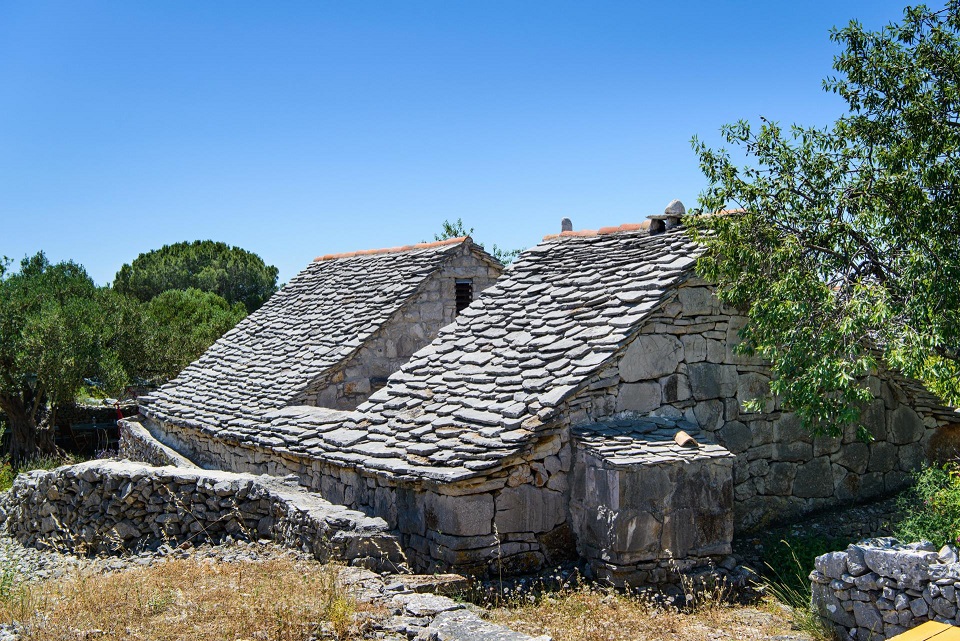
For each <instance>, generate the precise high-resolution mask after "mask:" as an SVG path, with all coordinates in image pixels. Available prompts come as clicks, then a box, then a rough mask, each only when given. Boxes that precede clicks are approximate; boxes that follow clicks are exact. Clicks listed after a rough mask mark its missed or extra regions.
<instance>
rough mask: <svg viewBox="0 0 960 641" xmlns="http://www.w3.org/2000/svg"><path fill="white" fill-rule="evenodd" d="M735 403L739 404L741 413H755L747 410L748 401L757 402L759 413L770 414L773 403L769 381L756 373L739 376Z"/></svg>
mask: <svg viewBox="0 0 960 641" xmlns="http://www.w3.org/2000/svg"><path fill="white" fill-rule="evenodd" d="M737 401H738V402H739V403H740V408H741V409H740V411H741V412H753V411H757V410H748V409H747V406H746V404H747V402H748V401H759V402H760V403H761V407H760V409H759V411H760V412H767V413H769V412H772V411H773V406H774V403H773V397H772V396H770V379H769V378H768V377H766V376H764V375H763V374H760V373H758V372H746V373H744V374H740V376H739V377H738V378H737Z"/></svg>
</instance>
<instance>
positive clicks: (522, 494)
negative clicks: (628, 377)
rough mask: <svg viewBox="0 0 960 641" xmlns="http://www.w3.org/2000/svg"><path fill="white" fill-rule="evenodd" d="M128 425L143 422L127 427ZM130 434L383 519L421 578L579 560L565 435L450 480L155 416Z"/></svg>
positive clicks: (552, 435) (554, 434)
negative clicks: (340, 462)
mask: <svg viewBox="0 0 960 641" xmlns="http://www.w3.org/2000/svg"><path fill="white" fill-rule="evenodd" d="M128 424H136V421H125V422H124V426H126V425H128ZM124 429H125V432H126V433H128V434H133V435H142V434H146V435H147V438H150V439H154V438H155V439H158V440H161V441H162V442H163V444H164V445H165V446H167V447H169V448H171V449H174V450H176V451H177V452H180V453H182V454H184V455H186V456H187V457H189V459H190V460H192V461H194V462H195V463H197V464H200V465H203V466H204V467H214V468H220V469H226V470H231V471H233V472H240V473H251V474H268V475H271V476H286V475H289V474H293V475H296V477H297V478H298V479H299V481H300V483H301V484H302V485H304V486H306V487H308V488H310V489H312V490H314V491H316V492H318V493H319V494H320V495H321V496H323V497H324V498H325V499H326V500H328V501H330V502H331V503H335V504H340V505H344V506H347V507H349V508H352V509H356V510H361V511H363V512H364V513H367V514H370V515H376V516H378V517H380V518H383V519H384V520H385V521H386V523H387V525H388V527H389V528H391V529H394V530H396V531H397V532H398V534H399V538H400V541H401V543H402V546H403V549H404V551H405V553H406V555H407V559H408V562H409V563H410V564H411V566H412V567H414V568H415V569H416V570H417V571H420V572H437V571H448V570H449V571H456V572H461V573H465V574H475V575H486V574H497V573H500V572H501V571H502V572H503V573H505V574H512V573H513V574H515V573H522V572H529V571H535V570H538V569H540V568H542V567H544V566H545V565H547V564H550V563H556V562H559V561H560V560H563V559H567V558H574V557H575V556H576V546H575V542H574V538H573V533H572V531H571V529H570V526H569V508H568V504H569V484H568V478H567V474H568V472H569V470H570V467H571V461H572V452H571V448H570V441H569V433H568V432H567V431H561V430H553V431H550V430H547V431H545V432H544V433H543V434H542V436H541V438H540V440H539V442H537V443H535V444H533V445H532V446H531V447H530V448H529V449H528V450H527V451H526V452H525V453H524V454H523V455H522V457H519V458H517V460H515V461H507V462H505V466H504V467H503V468H501V469H498V470H496V471H493V472H491V473H490V474H488V475H487V476H481V477H478V478H475V479H470V480H468V481H462V482H457V483H447V482H431V481H430V480H429V479H398V478H396V477H392V476H389V475H386V474H373V473H369V472H359V471H357V470H355V469H352V468H348V467H344V466H337V465H331V464H330V463H326V462H323V461H320V460H317V459H311V458H308V457H301V456H296V455H291V454H283V455H280V454H278V453H276V452H274V451H272V450H270V449H267V448H259V447H253V446H251V445H250V444H247V443H239V442H236V443H234V442H226V441H222V440H219V439H213V438H210V437H209V436H206V435H204V434H202V433H201V432H199V431H197V430H190V429H189V428H184V427H180V426H172V425H159V424H156V423H153V422H152V421H150V420H149V419H144V423H143V424H141V429H142V430H143V431H142V432H139V431H136V430H131V429H127V428H126V427H125V428H124ZM142 449H143V448H142V447H141V446H137V448H136V449H134V448H131V449H128V450H124V451H123V452H122V454H123V455H129V454H132V453H134V452H136V451H139V450H142Z"/></svg>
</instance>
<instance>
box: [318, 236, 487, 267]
mask: <svg viewBox="0 0 960 641" xmlns="http://www.w3.org/2000/svg"><path fill="white" fill-rule="evenodd" d="M468 239H470V237H469V236H457V237H456V238H447V239H446V240H435V241H433V242H430V243H417V244H416V245H403V246H402V247H384V248H383V249H361V250H359V251H353V252H344V253H342V254H326V255H324V256H317V257H316V258H314V259H313V262H315V263H319V262H322V261H325V260H336V259H338V258H353V257H355V256H373V255H376V254H399V253H400V252H408V251H413V250H415V249H429V248H431V247H442V246H443V245H456V244H458V243H462V242H464V241H465V240H468Z"/></svg>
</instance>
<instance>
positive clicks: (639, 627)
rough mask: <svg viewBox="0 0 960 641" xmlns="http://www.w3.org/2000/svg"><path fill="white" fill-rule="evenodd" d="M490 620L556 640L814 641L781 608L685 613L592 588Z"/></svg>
mask: <svg viewBox="0 0 960 641" xmlns="http://www.w3.org/2000/svg"><path fill="white" fill-rule="evenodd" d="M490 619H491V620H492V621H495V622H496V623H500V624H503V625H508V626H510V627H511V628H513V629H514V630H517V631H520V632H526V633H527V634H531V635H534V636H536V635H540V634H549V635H550V636H552V637H553V639H554V641H636V640H637V639H658V640H659V639H663V640H670V641H694V640H697V641H699V640H709V641H719V640H722V639H744V640H753V639H769V638H771V637H775V636H779V635H790V637H791V638H795V639H812V637H810V636H809V635H807V634H805V633H803V632H799V631H797V630H794V629H792V625H791V623H790V620H789V618H788V616H787V615H786V613H784V612H783V611H782V610H781V609H780V608H778V607H775V606H771V607H763V608H754V607H743V606H728V605H726V604H723V603H720V602H707V603H704V604H703V605H700V606H699V607H697V608H694V609H693V610H692V611H689V612H680V611H677V610H675V609H673V608H661V607H657V606H655V605H653V604H652V603H650V602H648V601H644V600H641V599H638V598H634V597H630V596H624V595H622V594H616V593H606V592H603V591H598V590H592V589H589V588H583V589H579V590H568V591H565V592H561V593H558V594H554V595H552V596H548V597H545V598H544V599H541V600H540V601H539V602H538V603H536V604H526V605H518V606H514V607H507V608H498V609H495V610H492V611H491V612H490Z"/></svg>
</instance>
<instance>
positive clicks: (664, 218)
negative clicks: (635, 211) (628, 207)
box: [647, 200, 687, 236]
mask: <svg viewBox="0 0 960 641" xmlns="http://www.w3.org/2000/svg"><path fill="white" fill-rule="evenodd" d="M686 213H687V208H686V207H684V206H683V203H682V202H680V201H679V200H671V201H670V204H669V205H667V207H666V209H664V210H663V213H662V214H654V215H653V216H647V218H649V219H650V235H651V236H656V235H657V234H662V233H663V232H665V231H667V230H668V229H673V228H674V227H679V226H680V224H681V222H680V221H681V219H682V218H683V217H684V216H685V215H686Z"/></svg>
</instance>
